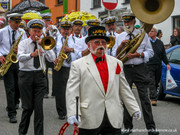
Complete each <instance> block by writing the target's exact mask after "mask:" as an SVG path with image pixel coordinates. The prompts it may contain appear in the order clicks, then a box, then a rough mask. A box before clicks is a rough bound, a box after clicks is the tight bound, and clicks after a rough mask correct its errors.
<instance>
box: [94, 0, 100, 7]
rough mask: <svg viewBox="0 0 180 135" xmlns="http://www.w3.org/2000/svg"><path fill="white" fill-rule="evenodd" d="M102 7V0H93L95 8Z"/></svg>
mask: <svg viewBox="0 0 180 135" xmlns="http://www.w3.org/2000/svg"><path fill="white" fill-rule="evenodd" d="M99 7H101V0H93V8H99Z"/></svg>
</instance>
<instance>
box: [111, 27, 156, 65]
mask: <svg viewBox="0 0 180 135" xmlns="http://www.w3.org/2000/svg"><path fill="white" fill-rule="evenodd" d="M138 33H141V31H140V30H138V29H134V31H133V32H132V34H133V35H134V36H136V35H137V34H138ZM118 38H119V40H120V44H121V42H122V41H123V40H125V39H129V35H128V33H127V32H122V33H121V34H120V35H119V37H118ZM120 44H119V45H120ZM119 45H116V46H115V51H114V52H113V53H114V54H113V55H116V49H117V48H118V46H119ZM136 51H137V52H138V53H140V54H141V53H144V58H137V57H136V58H133V59H129V60H127V61H126V62H125V63H124V65H129V64H134V65H139V64H141V63H147V62H148V61H149V58H151V57H153V55H154V51H153V49H152V45H151V42H150V41H149V38H148V35H147V34H145V37H144V39H143V41H142V42H141V45H140V46H139V47H138V49H137V50H136Z"/></svg>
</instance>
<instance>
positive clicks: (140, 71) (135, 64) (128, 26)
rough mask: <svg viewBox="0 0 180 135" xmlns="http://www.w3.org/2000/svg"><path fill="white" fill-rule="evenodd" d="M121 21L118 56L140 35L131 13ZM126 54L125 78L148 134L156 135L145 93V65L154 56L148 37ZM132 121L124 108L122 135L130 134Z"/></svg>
mask: <svg viewBox="0 0 180 135" xmlns="http://www.w3.org/2000/svg"><path fill="white" fill-rule="evenodd" d="M122 19H123V25H124V28H125V32H124V33H123V34H121V37H120V40H121V41H122V42H121V43H120V45H119V46H118V47H117V52H116V53H117V54H119V52H120V51H121V49H122V48H123V47H125V46H126V42H127V41H129V40H132V39H133V38H134V37H135V36H136V35H137V34H138V33H141V31H140V30H138V29H136V28H135V27H134V25H135V23H136V20H135V15H134V14H133V13H132V12H127V13H124V15H123V16H122ZM129 49H131V48H129ZM126 53H127V58H128V60H127V61H126V62H124V73H125V77H126V79H127V81H128V83H129V86H130V87H131V88H132V84H133V83H134V84H135V85H136V87H137V91H138V94H139V99H140V101H141V106H142V112H143V116H144V121H145V124H146V128H147V130H148V134H149V135H158V134H159V132H158V131H156V125H155V122H154V119H153V114H152V108H151V103H150V100H149V97H148V91H147V85H148V83H149V79H148V76H147V72H148V71H147V68H146V66H145V63H147V62H148V61H149V58H151V57H153V55H154V52H153V49H152V45H151V43H150V41H149V38H148V35H147V34H145V37H144V39H143V40H142V42H141V44H140V46H139V47H138V48H137V50H136V51H135V53H128V50H127V52H126ZM132 120H133V119H132V117H131V116H130V115H129V113H128V111H127V107H125V109H124V127H125V130H124V134H123V135H129V134H130V133H132V129H133V123H132Z"/></svg>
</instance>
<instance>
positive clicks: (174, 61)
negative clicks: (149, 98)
mask: <svg viewBox="0 0 180 135" xmlns="http://www.w3.org/2000/svg"><path fill="white" fill-rule="evenodd" d="M166 55H167V58H168V60H169V64H170V66H171V70H170V73H171V76H172V77H173V79H174V80H175V82H176V84H177V87H176V88H174V89H171V90H166V70H167V69H166V65H165V64H164V63H163V62H162V74H161V81H160V84H159V89H158V99H164V98H165V96H166V94H169V95H173V96H179V97H180V45H176V46H174V47H171V48H169V49H167V50H166Z"/></svg>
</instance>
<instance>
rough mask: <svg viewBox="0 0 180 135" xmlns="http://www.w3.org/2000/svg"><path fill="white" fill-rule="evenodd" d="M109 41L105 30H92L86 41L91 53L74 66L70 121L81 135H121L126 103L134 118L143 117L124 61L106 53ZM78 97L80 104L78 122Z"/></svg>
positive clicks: (69, 90)
mask: <svg viewBox="0 0 180 135" xmlns="http://www.w3.org/2000/svg"><path fill="white" fill-rule="evenodd" d="M108 41H109V37H107V36H106V31H105V28H104V27H102V26H95V27H91V28H89V30H88V37H87V38H86V39H85V42H86V43H87V45H88V48H89V50H90V54H89V55H87V56H85V57H83V58H81V59H78V60H76V61H74V62H73V63H72V65H71V70H70V76H69V80H68V83H67V89H66V103H67V104H66V107H67V116H68V120H67V121H68V123H69V124H78V125H79V135H99V134H101V135H119V134H121V127H122V124H123V106H122V101H123V103H124V104H125V106H126V107H127V108H128V111H129V113H130V114H131V116H134V117H136V118H137V119H140V118H141V112H140V109H139V106H138V104H137V101H136V99H135V97H134V95H133V93H132V91H131V90H130V87H129V85H128V83H127V81H126V79H125V76H124V71H123V64H122V62H121V61H119V60H118V59H115V58H114V57H112V56H109V55H106V54H105V53H106V50H107V47H106V43H107V42H108ZM76 97H79V102H80V103H78V104H79V106H78V119H77V117H76V113H77V112H76V102H75V98H76ZM121 100H122V101H121Z"/></svg>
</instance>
